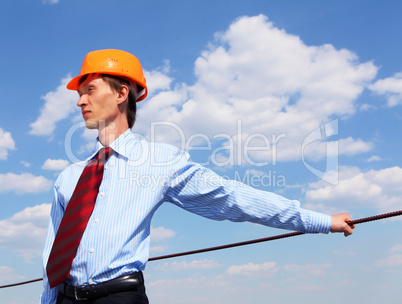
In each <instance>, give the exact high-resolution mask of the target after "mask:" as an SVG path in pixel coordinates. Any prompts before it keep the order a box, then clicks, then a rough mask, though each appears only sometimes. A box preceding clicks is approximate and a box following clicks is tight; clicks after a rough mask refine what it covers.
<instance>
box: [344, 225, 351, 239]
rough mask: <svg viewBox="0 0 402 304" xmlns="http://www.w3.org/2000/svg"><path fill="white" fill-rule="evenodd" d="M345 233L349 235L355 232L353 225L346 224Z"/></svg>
mask: <svg viewBox="0 0 402 304" xmlns="http://www.w3.org/2000/svg"><path fill="white" fill-rule="evenodd" d="M343 234H344V235H345V237H346V236H349V235H352V234H353V228H352V227H351V226H349V225H346V226H345V229H344V233H343Z"/></svg>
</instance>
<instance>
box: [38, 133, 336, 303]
mask: <svg viewBox="0 0 402 304" xmlns="http://www.w3.org/2000/svg"><path fill="white" fill-rule="evenodd" d="M110 147H111V148H112V149H113V150H114V151H115V152H116V153H114V154H113V155H112V156H111V157H110V158H109V159H108V161H107V162H106V164H105V171H104V176H103V180H102V183H101V185H100V188H99V194H98V197H97V199H96V204H95V208H94V210H93V213H92V215H91V217H90V219H89V222H88V225H87V227H86V230H85V232H84V234H83V236H82V239H81V243H80V245H79V247H78V250H77V253H76V256H75V258H74V261H73V264H72V267H71V271H70V276H69V279H68V281H67V283H68V284H69V285H81V284H96V283H100V282H103V281H106V280H110V279H113V278H116V277H119V276H122V275H125V274H129V273H132V272H134V271H139V270H143V269H144V268H145V264H146V263H147V260H148V257H149V243H150V225H151V219H152V216H153V214H154V212H155V211H156V210H157V209H158V207H159V206H160V205H161V204H163V203H164V202H170V203H173V204H175V205H177V206H179V207H181V208H183V209H185V210H188V211H190V212H193V213H195V214H198V215H201V216H203V217H206V218H210V219H213V220H219V221H220V220H230V221H234V222H243V221H248V222H253V223H258V224H262V225H266V226H270V227H277V228H283V229H290V230H297V231H301V232H305V233H319V232H321V233H328V232H329V229H330V226H331V217H330V216H328V215H324V214H321V213H317V212H313V211H308V210H305V209H301V208H300V203H299V202H298V201H295V200H288V199H286V198H284V197H282V196H279V195H277V194H274V193H271V192H266V191H261V190H256V189H254V188H251V187H249V186H247V185H245V184H243V183H240V182H238V181H228V180H226V179H224V178H222V177H220V176H219V175H217V174H215V173H214V172H213V171H211V170H210V169H208V168H205V167H202V166H201V165H199V164H197V163H194V162H192V161H190V160H189V154H188V153H186V152H184V151H181V150H179V149H177V148H176V147H174V146H170V145H166V144H157V143H149V142H147V141H145V140H139V139H138V138H136V137H135V136H134V134H133V133H132V131H131V130H127V131H126V132H125V133H124V134H122V135H121V136H119V137H118V138H117V139H116V140H115V141H114V142H113V143H112V144H111V145H110ZM101 148H102V145H101V144H100V143H99V141H97V143H96V147H95V149H94V151H93V153H92V154H91V155H90V156H89V157H88V158H87V159H86V160H85V161H82V162H78V163H76V164H73V165H71V166H69V167H68V168H66V169H65V170H64V171H63V172H62V173H61V174H60V175H59V177H58V179H57V181H56V182H55V185H54V201H53V205H52V210H51V217H50V222H49V229H48V233H47V238H46V243H45V247H44V251H43V273H44V275H43V276H44V281H43V282H44V292H43V294H42V296H41V299H40V301H39V303H56V297H57V296H56V295H57V292H58V291H57V288H53V289H50V288H49V284H48V280H47V277H46V264H47V260H48V257H49V254H50V250H51V247H52V245H53V241H54V238H55V234H56V232H57V229H58V227H59V224H60V222H61V219H62V217H63V212H64V210H65V209H66V206H67V204H68V202H69V200H70V198H71V195H72V193H73V191H74V189H75V186H76V184H77V182H78V179H79V177H80V175H81V173H82V171H83V170H84V167H85V166H86V164H87V163H88V161H89V160H90V159H91V158H93V157H94V155H95V154H96V153H97V152H98V151H99V150H100V149H101Z"/></svg>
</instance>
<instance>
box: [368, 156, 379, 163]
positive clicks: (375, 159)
mask: <svg viewBox="0 0 402 304" xmlns="http://www.w3.org/2000/svg"><path fill="white" fill-rule="evenodd" d="M380 160H382V158H381V157H379V156H378V155H373V156H370V157H369V158H367V162H369V163H371V162H376V161H380Z"/></svg>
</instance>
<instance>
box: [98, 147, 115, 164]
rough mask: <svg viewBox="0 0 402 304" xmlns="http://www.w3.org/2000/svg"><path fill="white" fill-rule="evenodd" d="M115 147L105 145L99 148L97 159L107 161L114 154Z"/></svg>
mask: <svg viewBox="0 0 402 304" xmlns="http://www.w3.org/2000/svg"><path fill="white" fill-rule="evenodd" d="M113 152H114V151H113V149H112V148H110V147H105V148H102V149H100V150H99V152H98V155H97V156H96V159H98V160H101V161H103V162H106V161H107V159H108V158H109V157H110V156H111V155H112V154H113Z"/></svg>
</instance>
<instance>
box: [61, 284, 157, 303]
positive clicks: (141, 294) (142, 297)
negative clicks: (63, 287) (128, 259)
mask: <svg viewBox="0 0 402 304" xmlns="http://www.w3.org/2000/svg"><path fill="white" fill-rule="evenodd" d="M148 303H149V302H148V297H147V295H146V294H145V286H144V285H143V284H141V285H138V286H136V287H134V288H133V289H131V290H128V291H123V292H119V293H113V294H109V295H106V296H104V297H101V298H96V299H90V300H76V299H74V298H71V297H68V296H66V295H64V294H62V293H59V295H58V297H57V304H148Z"/></svg>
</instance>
